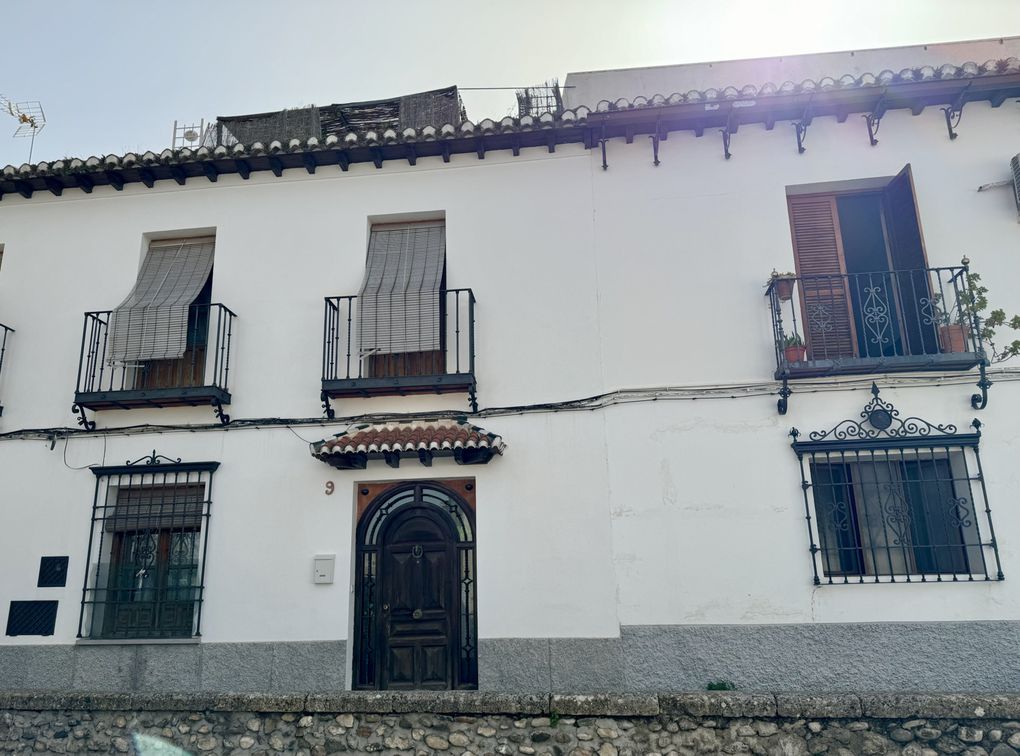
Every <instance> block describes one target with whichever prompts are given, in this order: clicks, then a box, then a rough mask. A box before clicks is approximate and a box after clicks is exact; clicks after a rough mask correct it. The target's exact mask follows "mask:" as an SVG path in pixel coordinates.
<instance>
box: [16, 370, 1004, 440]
mask: <svg viewBox="0 0 1020 756" xmlns="http://www.w3.org/2000/svg"><path fill="white" fill-rule="evenodd" d="M988 375H989V377H990V378H994V381H995V382H996V383H1009V382H1013V381H1020V369H1009V368H1000V369H998V370H989V371H988ZM874 380H875V378H874V377H873V376H855V377H852V378H833V379H821V380H812V381H797V382H796V384H795V387H794V396H798V395H803V394H818V393H825V392H833V391H857V390H862V389H863V390H866V389H868V388H870V387H871V384H872V382H874ZM973 382H974V376H972V375H969V374H963V375H941V376H931V375H927V376H895V377H894V376H883V377H882V384H883V387H888V388H901V387H908V386H910V387H918V388H930V387H936V386H951V385H952V386H959V385H966V384H973ZM777 390H778V384H777V383H776V382H775V381H768V382H757V383H737V384H709V385H691V386H659V387H651V388H626V389H617V390H615V391H610V392H606V393H603V394H595V395H593V396H588V397H583V398H580V399H571V400H566V401H556V402H542V403H534V404H521V405H511V406H505V407H487V408H484V409H481V410H479V411H478V412H465V411H460V410H436V411H432V412H414V413H407V412H403V413H402V412H388V413H368V414H362V415H351V416H347V417H337V418H334V419H332V420H330V419H326V418H323V417H303V418H301V417H299V418H280V417H266V418H240V419H234V420H231V422H230V423H229V424H228V425H222V424H220V423H208V424H166V425H154V424H145V425H128V426H120V427H116V428H99V429H96V430H93V431H86V430H84V429H81V428H70V427H61V428H25V429H20V430H12V431H8V432H6V433H2V434H0V441H5V440H7V441H10V440H32V439H45V440H48V441H52V440H53V439H55V438H64V439H67V438H69V437H72V436H75V437H93V436H99V435H102V436H104V437H105V436H133V435H145V434H152V433H182V432H188V433H198V432H217V431H219V432H227V431H234V430H246V429H252V428H254V429H260V428H273V427H279V426H284V427H287V429H288V430H290V432H291V433H293V434H294V435H295V436H296V437H297V438H299V439H301V441H303V442H304V443H306V444H307V443H312V442H309V441H307V440H305V439H304V438H303V437H302V436H301V435H299V434H298V433H297V432H296V431H295V430H294V429H293V428H291V427H290V426H295V427H302V426H319V427H321V428H326V429H333V428H336V427H338V426H346V427H347V428H351V427H353V426H356V425H376V424H382V423H391V422H411V421H415V420H417V421H430V420H458V419H463V420H466V419H467V418H469V417H470V418H477V419H484V418H489V417H508V416H516V415H526V414H536V413H537V414H542V413H559V412H590V411H596V410H602V409H607V408H609V407H613V406H617V405H625V404H635V403H645V402H659V401H706V400H713V399H744V398H750V397H764V396H775V395H776V392H777ZM65 451H66V448H65Z"/></svg>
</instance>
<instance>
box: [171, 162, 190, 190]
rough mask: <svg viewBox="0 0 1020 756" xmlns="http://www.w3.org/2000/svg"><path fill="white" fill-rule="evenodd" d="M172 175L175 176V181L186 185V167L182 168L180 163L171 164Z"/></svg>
mask: <svg viewBox="0 0 1020 756" xmlns="http://www.w3.org/2000/svg"><path fill="white" fill-rule="evenodd" d="M170 175H171V176H173V178H174V181H176V182H177V183H178V184H180V185H181V186H184V184H185V182H186V181H187V180H188V174H186V173H185V172H184V169H183V168H181V167H180V166H179V165H171V166H170Z"/></svg>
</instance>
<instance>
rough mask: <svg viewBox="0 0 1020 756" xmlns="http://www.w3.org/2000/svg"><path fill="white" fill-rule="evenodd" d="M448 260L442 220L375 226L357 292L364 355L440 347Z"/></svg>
mask: <svg viewBox="0 0 1020 756" xmlns="http://www.w3.org/2000/svg"><path fill="white" fill-rule="evenodd" d="M445 261H446V225H445V223H443V222H442V221H437V222H435V221H434V222H429V223H408V224H403V225H400V226H395V225H391V226H375V227H373V228H372V234H371V237H370V239H369V242H368V265H367V267H366V270H365V282H364V283H363V284H362V285H361V291H360V292H359V293H358V303H359V304H358V307H359V320H358V323H359V326H358V328H359V337H360V344H361V354H362V355H366V354H400V353H403V352H429V351H435V350H438V349H439V348H440V330H441V325H440V322H439V306H440V296H441V294H440V286H441V285H442V283H443V270H444V268H445Z"/></svg>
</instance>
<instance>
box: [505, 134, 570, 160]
mask: <svg viewBox="0 0 1020 756" xmlns="http://www.w3.org/2000/svg"><path fill="white" fill-rule="evenodd" d="M585 146H587V145H585ZM510 151H511V152H512V153H513V156H514V157H518V156H519V155H520V154H521V138H520V136H518V135H517V134H514V136H513V139H511V140H510Z"/></svg>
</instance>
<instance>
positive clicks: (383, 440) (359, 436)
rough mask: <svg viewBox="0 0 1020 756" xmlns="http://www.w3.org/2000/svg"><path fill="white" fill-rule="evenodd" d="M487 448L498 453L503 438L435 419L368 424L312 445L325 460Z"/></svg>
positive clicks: (450, 421)
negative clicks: (381, 453) (424, 451)
mask: <svg viewBox="0 0 1020 756" xmlns="http://www.w3.org/2000/svg"><path fill="white" fill-rule="evenodd" d="M473 448H478V449H480V448H489V449H492V450H493V451H494V452H495V453H497V454H502V453H503V450H504V449H505V448H506V444H504V443H503V439H502V438H500V437H499V436H497V435H496V434H494V433H489V432H488V431H486V430H484V429H482V428H479V427H477V426H475V425H471V424H470V423H466V422H460V421H456V420H436V421H429V422H422V423H406V424H404V423H387V424H385V425H369V426H365V427H361V428H355V429H353V430H350V431H347V432H344V433H339V434H337V435H336V436H335V437H334V438H331V439H328V440H326V441H320V442H319V443H317V444H313V446H312V454H313V456H315V457H317V458H319V459H322V460H324V461H328V457H329V455H332V454H352V453H359V452H365V453H369V454H373V453H379V452H414V451H418V450H421V449H425V450H428V451H443V450H452V449H473Z"/></svg>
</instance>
